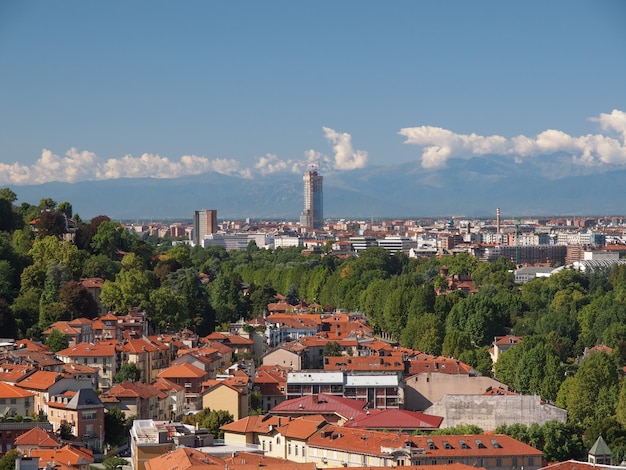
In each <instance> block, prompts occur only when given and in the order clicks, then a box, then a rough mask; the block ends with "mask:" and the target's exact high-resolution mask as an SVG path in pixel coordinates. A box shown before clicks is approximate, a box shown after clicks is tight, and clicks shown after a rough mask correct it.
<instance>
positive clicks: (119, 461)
mask: <svg viewBox="0 0 626 470" xmlns="http://www.w3.org/2000/svg"><path fill="white" fill-rule="evenodd" d="M102 465H104V468H105V469H106V470H116V469H119V468H122V466H125V465H129V462H128V460H126V459H125V458H122V457H118V456H117V455H114V454H112V455H109V456H107V457H106V458H105V459H104V460H103V461H102Z"/></svg>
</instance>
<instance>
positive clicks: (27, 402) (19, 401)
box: [0, 382, 35, 418]
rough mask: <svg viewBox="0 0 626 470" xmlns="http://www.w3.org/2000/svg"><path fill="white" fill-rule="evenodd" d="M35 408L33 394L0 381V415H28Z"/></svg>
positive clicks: (4, 416)
mask: <svg viewBox="0 0 626 470" xmlns="http://www.w3.org/2000/svg"><path fill="white" fill-rule="evenodd" d="M34 409H35V394H34V393H33V392H31V391H28V390H25V389H23V388H20V387H15V386H14V385H11V384H8V383H4V382H0V416H1V417H2V418H8V417H13V416H17V415H19V416H30V414H31V413H33V412H34Z"/></svg>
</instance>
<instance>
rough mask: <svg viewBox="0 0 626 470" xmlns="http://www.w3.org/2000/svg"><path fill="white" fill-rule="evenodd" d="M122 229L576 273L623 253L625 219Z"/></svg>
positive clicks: (213, 217)
mask: <svg viewBox="0 0 626 470" xmlns="http://www.w3.org/2000/svg"><path fill="white" fill-rule="evenodd" d="M208 214H210V215H208ZM206 221H211V223H212V224H213V225H207V222H206ZM128 227H129V229H131V230H135V231H137V232H139V233H144V232H148V233H150V234H151V235H156V236H161V237H168V236H171V237H174V238H179V239H180V241H178V242H177V243H191V244H192V245H196V244H197V245H200V246H203V247H208V246H213V245H220V246H223V247H224V248H226V249H227V250H245V249H247V247H248V245H249V244H250V242H251V241H254V243H255V244H256V246H257V247H259V248H289V247H293V246H301V247H302V248H303V249H304V250H306V251H308V252H326V253H330V252H332V253H333V254H335V255H337V256H352V255H358V254H359V253H360V252H362V251H363V250H365V249H367V248H369V247H371V246H379V247H383V248H385V249H387V250H388V251H389V252H390V253H391V254H394V253H396V252H398V251H401V252H403V253H405V254H406V255H407V256H409V257H428V256H436V255H443V254H458V253H468V254H470V255H473V256H476V257H477V258H478V259H480V260H482V261H492V262H495V261H496V260H497V259H499V258H501V257H504V258H505V259H506V260H508V261H511V262H513V263H515V264H516V265H518V266H534V267H543V268H547V267H553V268H554V267H558V266H564V265H573V264H574V263H577V264H576V267H577V268H578V269H581V270H586V269H596V268H597V269H600V268H602V266H603V265H606V264H612V263H614V262H616V261H617V259H618V258H619V257H620V255H623V254H626V218H602V217H585V218H563V217H554V218H542V219H536V218H527V219H520V220H514V219H511V220H506V219H505V220H501V219H500V218H499V217H497V218H496V219H495V220H489V219H475V220H471V219H466V218H461V217H455V218H452V219H439V220H437V219H409V220H401V219H396V220H380V221H374V220H370V221H367V220H348V219H340V220H331V219H327V220H325V221H324V225H323V227H322V228H321V229H311V228H308V227H306V226H304V225H302V224H301V223H298V222H293V221H282V222H277V221H265V222H264V221H254V220H250V219H247V220H245V221H227V220H222V221H220V222H219V223H218V222H217V211H216V210H211V211H197V212H195V213H194V224H192V225H189V224H184V223H174V224H170V225H164V224H158V223H152V224H148V225H137V224H132V225H129V226H128ZM208 227H212V228H211V229H210V230H213V232H212V233H207V231H208V230H207V228H208ZM200 234H202V235H200ZM585 252H587V253H588V254H587V255H585ZM592 252H593V253H594V254H593V255H591V254H589V253H592ZM585 257H586V258H585ZM600 258H602V260H601V261H600V260H599V259H600Z"/></svg>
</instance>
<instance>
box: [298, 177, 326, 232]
mask: <svg viewBox="0 0 626 470" xmlns="http://www.w3.org/2000/svg"><path fill="white" fill-rule="evenodd" d="M302 179H303V181H304V210H303V211H302V214H301V215H300V225H302V226H303V227H305V228H306V229H308V230H319V229H321V228H322V227H323V226H324V197H323V192H322V181H323V179H324V177H323V176H322V175H320V174H319V172H318V171H317V170H309V171H307V172H306V173H304V177H303V178H302Z"/></svg>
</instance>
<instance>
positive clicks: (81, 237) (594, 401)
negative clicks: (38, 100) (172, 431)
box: [0, 188, 626, 458]
mask: <svg viewBox="0 0 626 470" xmlns="http://www.w3.org/2000/svg"><path fill="white" fill-rule="evenodd" d="M16 200H17V198H16V196H15V194H14V193H13V192H12V191H11V190H10V189H8V188H4V189H0V231H1V232H2V233H0V322H1V324H2V326H3V335H4V336H14V337H31V338H35V339H37V338H39V337H40V335H41V332H42V331H43V330H44V329H46V328H47V327H48V326H49V325H50V324H52V323H53V322H55V321H58V320H69V319H71V318H74V317H77V316H87V317H91V318H93V317H95V316H96V315H98V311H97V305H96V304H95V302H94V299H93V298H91V295H90V294H89V293H88V292H87V290H86V289H85V288H84V287H82V286H81V285H80V283H79V281H80V279H81V278H88V277H101V278H103V279H104V280H105V282H104V285H103V288H102V292H101V303H102V304H103V305H104V306H106V307H107V308H108V309H111V310H114V311H116V312H118V313H125V312H126V311H127V310H128V309H129V308H132V307H138V308H140V309H142V310H144V311H145V312H146V313H147V315H148V318H149V320H150V323H151V325H152V326H153V328H155V329H156V330H158V331H170V330H179V329H181V328H184V327H188V328H191V329H193V330H195V331H197V332H198V333H199V334H202V335H204V334H207V333H209V332H210V331H212V330H213V329H214V328H216V326H217V327H218V328H219V326H220V325H223V324H226V323H228V322H231V321H236V320H238V319H239V318H242V317H243V318H252V317H256V316H260V315H262V314H263V312H264V311H265V308H266V305H267V303H268V302H271V301H273V299H274V295H275V294H276V293H277V292H280V293H283V294H285V295H286V296H287V298H288V299H289V301H290V302H292V303H295V302H296V301H297V300H299V299H304V300H306V301H308V302H309V303H313V302H315V303H319V304H321V305H323V306H325V307H327V308H332V307H337V308H343V309H346V310H353V311H356V310H358V311H361V312H363V313H365V314H366V315H367V316H368V318H369V319H370V322H371V323H372V325H373V326H374V327H375V329H376V330H377V331H379V332H385V333H386V334H389V335H391V336H392V337H394V338H396V339H397V341H398V342H399V343H400V344H401V345H402V346H406V347H410V348H413V349H417V350H420V351H423V352H427V353H431V354H437V355H438V354H443V355H446V356H453V357H457V358H459V359H461V360H463V361H464V362H467V363H468V364H471V365H472V366H474V367H475V368H476V369H477V370H479V371H480V372H482V373H483V374H486V375H495V377H496V378H497V379H498V380H500V381H502V382H504V383H506V384H507V385H509V387H510V388H511V389H513V390H516V391H518V392H520V393H527V394H537V395H540V396H541V397H542V398H544V399H545V400H549V401H552V402H555V403H556V404H557V405H559V406H563V407H565V408H566V409H567V410H568V415H569V422H568V426H569V428H571V429H575V430H576V431H577V432H578V434H579V435H581V436H582V435H584V442H585V444H586V445H587V444H588V443H589V442H591V443H593V440H595V438H596V437H597V436H598V435H599V434H600V433H601V434H602V435H603V436H604V437H605V439H606V440H607V442H608V443H609V445H610V446H612V447H613V450H614V451H616V454H617V456H619V457H620V458H621V457H622V456H623V455H624V454H625V453H626V387H624V386H623V382H624V381H623V374H622V367H623V366H624V364H625V363H626V301H625V300H626V267H624V266H617V267H615V268H614V269H613V270H611V271H610V272H609V273H599V274H582V273H578V272H574V271H570V270H564V271H562V272H560V273H559V274H556V275H553V276H552V277H550V278H544V279H536V280H534V281H532V282H529V283H527V284H524V285H522V286H516V285H515V284H514V283H513V275H512V271H511V270H512V267H513V266H511V265H510V264H509V263H507V262H506V261H504V260H503V259H501V260H499V261H498V262H496V263H479V262H478V261H477V260H476V259H475V258H472V257H471V256H468V255H457V256H443V257H442V258H440V259H409V258H408V257H406V256H405V255H403V254H396V255H394V256H391V255H389V253H388V252H387V251H386V250H384V249H382V248H376V247H373V248H369V249H368V250H366V251H365V252H363V253H362V254H361V255H360V256H358V257H350V258H348V259H345V260H340V259H337V258H335V257H333V256H332V255H327V254H325V253H321V254H313V255H310V256H303V255H302V254H301V251H300V250H299V249H298V248H290V249H275V250H261V249H258V248H257V247H256V246H255V245H254V244H253V243H251V244H250V245H249V247H248V249H247V250H246V251H240V252H226V251H225V250H224V249H223V248H220V247H211V248H208V249H202V248H199V247H194V248H191V249H190V248H189V247H187V246H181V245H179V246H172V243H171V241H170V242H168V241H167V240H156V239H152V238H149V237H148V238H142V237H139V236H137V235H136V234H134V233H132V232H129V231H128V230H126V229H124V228H123V227H122V226H121V225H120V224H118V223H116V222H114V221H111V220H110V219H109V218H108V217H106V216H98V217H95V218H93V219H91V220H90V221H89V222H84V221H82V220H81V219H80V217H79V216H78V215H76V214H73V213H72V206H71V204H70V203H68V202H62V203H60V204H57V203H56V202H55V201H53V200H51V199H44V200H42V201H41V202H40V204H39V205H37V206H32V205H29V204H22V205H21V206H18V205H16V204H15V201H16ZM67 230H72V231H75V236H74V237H73V240H68V241H64V234H65V233H66V231H67ZM444 266H445V272H447V273H448V274H449V275H459V276H463V275H469V274H471V276H472V279H473V281H474V282H475V285H476V287H477V288H478V293H476V294H472V295H465V294H463V293H462V292H461V291H459V290H448V281H447V278H446V277H445V276H443V275H442V267H444ZM244 285H245V286H246V287H247V289H245V290H244V289H243V288H242V287H243V286H244ZM509 333H510V334H515V335H520V336H523V341H522V343H521V344H520V345H518V346H516V347H513V348H511V349H509V350H508V351H507V352H505V353H504V354H503V355H502V356H501V358H500V360H499V361H498V363H497V364H496V366H495V368H493V370H492V364H491V359H490V356H489V347H490V345H491V342H492V341H493V338H494V336H496V335H504V334H509ZM599 344H603V345H606V346H607V347H609V348H611V350H612V352H610V354H607V353H606V352H599V353H597V354H595V355H591V356H588V357H586V358H584V360H582V358H583V353H584V351H585V348H590V347H593V346H596V345H599ZM518 431H519V430H518ZM588 447H589V445H587V448H588ZM559 455H560V454H559ZM572 456H575V455H572Z"/></svg>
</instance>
